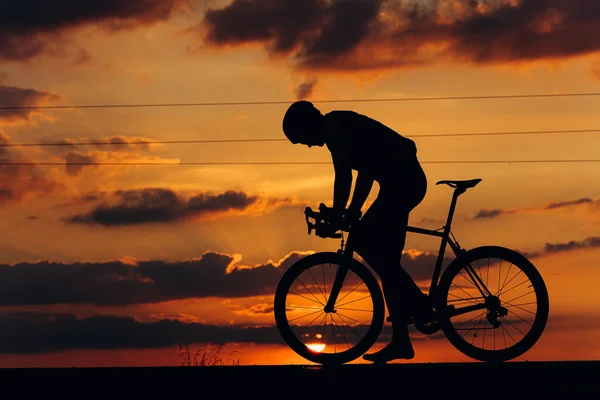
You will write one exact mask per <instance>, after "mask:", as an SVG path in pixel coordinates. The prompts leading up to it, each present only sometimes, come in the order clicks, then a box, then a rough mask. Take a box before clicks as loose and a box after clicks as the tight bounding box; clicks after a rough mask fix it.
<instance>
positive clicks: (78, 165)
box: [65, 153, 96, 176]
mask: <svg viewBox="0 0 600 400" xmlns="http://www.w3.org/2000/svg"><path fill="white" fill-rule="evenodd" d="M95 161H96V159H95V158H94V156H89V155H86V154H81V153H67V154H65V167H66V171H67V175H70V176H77V175H79V173H80V172H81V170H82V169H83V168H84V167H85V166H86V164H89V163H93V162H95Z"/></svg>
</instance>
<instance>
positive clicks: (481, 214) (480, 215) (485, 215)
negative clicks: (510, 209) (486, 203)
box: [474, 209, 507, 219]
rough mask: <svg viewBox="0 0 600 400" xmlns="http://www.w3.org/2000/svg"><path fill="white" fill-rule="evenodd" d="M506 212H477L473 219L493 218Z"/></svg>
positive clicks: (497, 210) (498, 210) (495, 210)
mask: <svg viewBox="0 0 600 400" xmlns="http://www.w3.org/2000/svg"><path fill="white" fill-rule="evenodd" d="M506 213H507V211H505V210H500V209H494V210H485V209H484V210H479V212H478V213H477V214H476V215H475V217H474V218H475V219H483V218H495V217H498V216H500V215H502V214H506Z"/></svg>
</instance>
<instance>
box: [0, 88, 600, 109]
mask: <svg viewBox="0 0 600 400" xmlns="http://www.w3.org/2000/svg"><path fill="white" fill-rule="evenodd" d="M584 96H600V92H589V93H585V92H584V93H540V94H511V95H482V96H441V97H397V98H375V99H330V100H311V101H312V102H313V103H373V102H399V101H444V100H491V99H524V98H552V97H584ZM293 101H295V100H276V101H235V102H200V103H139V104H80V105H76V104H75V105H46V106H42V105H28V106H24V105H20V106H0V110H42V109H47V110H48V109H54V110H58V109H94V108H148V107H223V106H256V105H277V104H291V103H292V102H293Z"/></svg>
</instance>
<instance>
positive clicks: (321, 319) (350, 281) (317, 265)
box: [274, 252, 385, 365]
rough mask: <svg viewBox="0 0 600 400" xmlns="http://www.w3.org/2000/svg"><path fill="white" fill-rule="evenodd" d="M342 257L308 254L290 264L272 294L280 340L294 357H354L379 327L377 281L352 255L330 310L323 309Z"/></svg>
mask: <svg viewBox="0 0 600 400" xmlns="http://www.w3.org/2000/svg"><path fill="white" fill-rule="evenodd" d="M341 260H342V256H341V255H340V254H338V253H333V252H321V253H314V254H311V255H308V256H306V257H304V258H302V259H300V260H298V261H296V262H295V263H294V264H293V265H292V266H290V267H289V269H288V270H287V271H286V272H285V273H284V274H283V276H282V277H281V280H280V281H279V284H278V286H277V290H276V293H275V299H274V314H275V321H276V324H277V328H278V329H279V332H280V334H281V336H282V338H283V339H284V341H285V342H286V343H287V345H288V346H289V347H290V348H291V349H292V350H293V351H295V352H296V353H297V354H298V355H300V356H302V357H303V358H305V359H307V360H309V361H311V362H314V363H318V364H323V365H332V364H344V363H348V362H350V361H352V360H355V359H357V358H358V357H360V356H361V355H362V354H364V353H365V352H366V351H367V350H369V348H370V347H371V346H372V345H373V344H374V343H375V342H376V340H377V338H378V336H379V334H380V332H381V330H382V329H383V321H384V315H385V303H384V298H383V293H382V291H381V287H380V286H379V282H378V280H377V279H376V277H375V276H374V275H373V273H371V271H370V270H369V269H368V268H367V267H366V266H365V265H363V264H362V263H361V262H359V261H358V260H356V259H354V258H352V259H351V262H350V263H349V265H348V269H349V272H348V274H347V276H346V280H345V281H344V285H343V287H342V290H341V291H340V295H339V296H338V299H337V302H336V304H335V311H334V312H330V313H326V312H325V310H324V306H325V303H326V302H327V299H328V298H329V294H330V292H329V289H331V284H332V283H333V279H334V278H335V273H336V272H337V270H338V267H339V265H340V262H341ZM315 322H317V323H318V324H316V325H313V323H315Z"/></svg>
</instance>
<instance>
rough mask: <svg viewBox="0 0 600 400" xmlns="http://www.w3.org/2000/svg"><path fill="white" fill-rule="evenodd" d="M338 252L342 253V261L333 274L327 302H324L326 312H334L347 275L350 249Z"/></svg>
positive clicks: (350, 254)
mask: <svg viewBox="0 0 600 400" xmlns="http://www.w3.org/2000/svg"><path fill="white" fill-rule="evenodd" d="M338 253H339V254H341V255H342V262H341V263H340V264H339V265H338V270H337V272H336V274H335V279H334V281H333V285H332V286H331V292H330V293H329V298H328V299H327V304H325V308H324V311H325V312H326V313H335V312H336V310H335V303H336V302H337V298H338V296H339V294H340V291H341V290H342V286H344V282H345V281H346V276H347V275H348V271H349V268H348V263H349V262H350V258H351V257H352V251H348V249H346V251H345V252H344V251H343V250H341V249H340V250H339V251H338Z"/></svg>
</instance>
